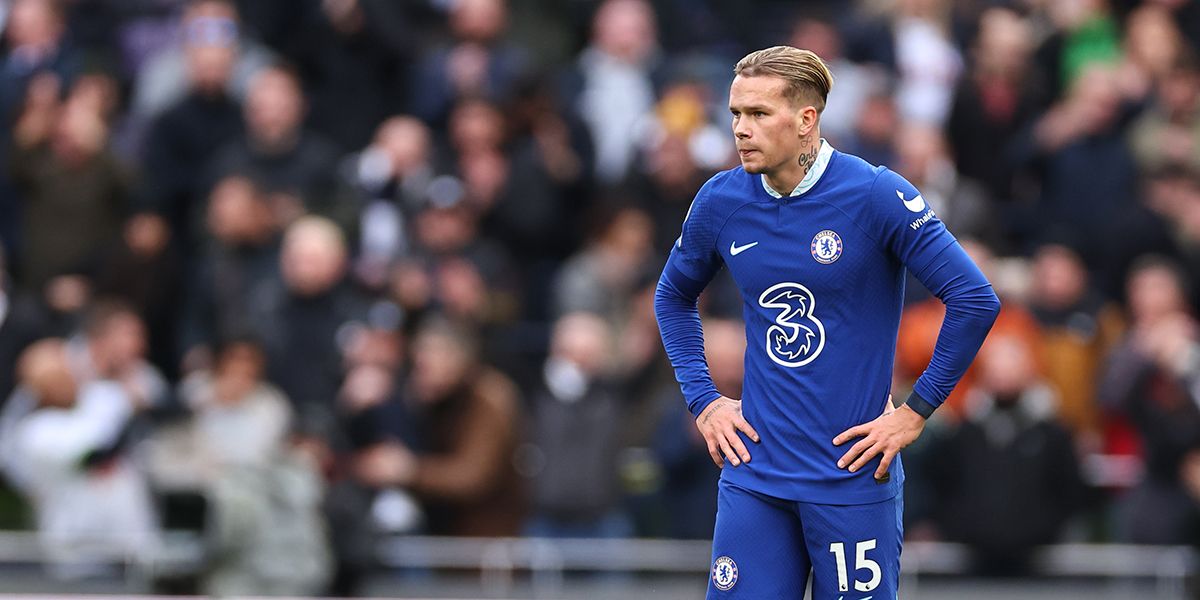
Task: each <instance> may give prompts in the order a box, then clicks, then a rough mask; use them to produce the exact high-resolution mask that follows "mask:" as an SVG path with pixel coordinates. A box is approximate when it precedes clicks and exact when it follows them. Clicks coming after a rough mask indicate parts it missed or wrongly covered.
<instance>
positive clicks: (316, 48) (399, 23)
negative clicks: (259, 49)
mask: <svg viewBox="0 0 1200 600" xmlns="http://www.w3.org/2000/svg"><path fill="white" fill-rule="evenodd" d="M294 4H298V6H294V7H289V8H291V10H293V11H295V12H296V13H298V14H297V16H296V17H295V18H296V19H297V20H298V21H299V22H298V23H297V24H296V25H294V27H295V29H293V30H292V31H290V32H289V35H288V36H287V38H286V39H285V40H284V44H285V45H284V46H283V47H282V50H283V52H284V53H285V54H286V55H287V56H288V57H289V58H290V59H291V60H292V61H293V62H294V63H295V64H296V69H297V71H298V73H299V75H300V79H301V80H302V81H303V82H304V84H305V92H306V95H307V96H308V98H309V100H310V103H311V107H312V108H311V110H310V111H309V119H308V122H309V124H310V125H311V126H312V128H313V130H314V131H316V132H319V133H320V134H321V135H323V136H325V137H327V138H329V139H330V140H332V141H333V142H334V143H336V144H338V146H339V147H340V148H341V149H342V150H351V149H355V148H358V147H360V146H362V145H363V144H365V143H367V141H368V140H369V138H370V137H371V132H372V131H374V130H375V127H376V126H377V125H379V123H380V122H382V121H383V119H384V118H385V117H387V115H388V114H389V113H390V112H393V111H395V110H396V109H397V108H398V107H400V106H403V101H404V97H405V92H406V89H405V87H406V85H407V83H408V78H409V66H408V65H409V64H411V62H412V58H411V56H412V54H413V53H414V51H415V48H414V47H413V46H414V44H413V42H414V39H415V34H416V31H415V29H414V25H415V24H414V23H411V22H410V17H409V15H407V14H406V13H407V10H406V8H405V6H404V3H399V2H392V1H390V0H332V1H330V0H305V1H302V2H299V3H294Z"/></svg>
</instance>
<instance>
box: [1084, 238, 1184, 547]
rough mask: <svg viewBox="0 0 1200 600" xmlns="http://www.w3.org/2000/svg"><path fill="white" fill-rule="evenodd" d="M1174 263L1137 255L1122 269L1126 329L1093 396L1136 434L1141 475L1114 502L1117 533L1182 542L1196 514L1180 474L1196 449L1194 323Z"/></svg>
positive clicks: (1124, 537) (1138, 540)
mask: <svg viewBox="0 0 1200 600" xmlns="http://www.w3.org/2000/svg"><path fill="white" fill-rule="evenodd" d="M1185 286H1186V283H1185V280H1184V278H1183V275H1182V272H1181V271H1180V270H1179V267H1178V266H1177V265H1175V264H1174V263H1172V262H1169V261H1167V260H1165V259H1162V258H1156V257H1145V258H1143V259H1142V260H1141V261H1140V262H1139V263H1138V264H1136V265H1135V266H1134V268H1133V269H1132V270H1131V271H1130V273H1129V278H1128V293H1127V296H1128V307H1129V317H1130V326H1129V331H1128V333H1127V334H1126V336H1125V339H1124V340H1122V342H1121V343H1120V345H1118V346H1117V347H1116V348H1115V349H1114V350H1113V352H1112V354H1111V355H1110V356H1109V358H1108V364H1107V365H1106V367H1105V369H1104V372H1103V377H1102V379H1101V381H1100V386H1099V395H1100V400H1101V402H1102V404H1103V405H1104V407H1105V408H1107V409H1108V410H1109V411H1111V412H1112V413H1114V414H1115V415H1118V416H1121V417H1124V418H1125V419H1127V420H1128V422H1129V423H1130V424H1131V425H1132V426H1133V429H1134V430H1135V431H1136V434H1137V435H1138V437H1139V438H1140V445H1141V448H1142V461H1143V464H1144V470H1143V475H1142V478H1141V481H1140V482H1139V483H1138V484H1137V485H1136V486H1135V487H1134V488H1133V489H1131V490H1129V491H1128V493H1127V494H1125V495H1124V496H1123V497H1122V498H1120V500H1119V505H1118V513H1117V538H1118V539H1119V540H1121V541H1125V542H1129V543H1135V544H1183V543H1189V542H1190V541H1193V540H1192V539H1190V538H1189V537H1188V535H1189V533H1190V530H1191V527H1192V524H1193V523H1195V522H1196V519H1197V508H1196V503H1195V502H1194V501H1193V500H1192V498H1191V497H1190V496H1188V494H1187V491H1186V490H1185V487H1184V485H1183V481H1182V479H1181V478H1182V475H1183V471H1182V469H1183V466H1184V461H1185V458H1186V457H1187V456H1188V455H1189V454H1190V453H1192V452H1195V451H1196V450H1197V449H1200V399H1198V398H1197V389H1198V388H1197V383H1198V382H1200V326H1198V325H1197V323H1196V320H1195V318H1194V317H1193V316H1192V314H1191V310H1190V308H1189V306H1188V303H1187V300H1186V298H1187V291H1186V288H1185Z"/></svg>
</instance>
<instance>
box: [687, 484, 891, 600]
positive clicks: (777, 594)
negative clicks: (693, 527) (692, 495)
mask: <svg viewBox="0 0 1200 600" xmlns="http://www.w3.org/2000/svg"><path fill="white" fill-rule="evenodd" d="M903 512H904V500H903V494H898V495H896V497H894V498H891V499H888V500H884V501H882V502H876V503H873V504H851V505H831V504H812V503H808V502H796V501H792V500H781V499H778V498H774V497H771V496H767V495H764V494H760V493H757V492H753V491H750V490H748V489H745V488H743V487H739V486H737V485H733V484H730V483H728V482H726V481H725V480H724V479H722V480H721V482H720V485H719V488H718V492H717V523H716V528H715V530H714V532H713V551H712V568H711V569H710V571H709V579H708V596H707V597H708V598H709V600H712V599H721V600H726V599H745V600H802V599H803V597H804V589H805V586H806V585H807V584H808V577H809V573H810V572H811V573H812V579H813V582H812V583H813V595H812V599H813V600H868V599H871V600H895V598H896V594H897V587H898V585H899V579H900V546H901V543H902V541H903V539H902V538H903V536H904V525H903V522H902V519H901V517H902V515H903Z"/></svg>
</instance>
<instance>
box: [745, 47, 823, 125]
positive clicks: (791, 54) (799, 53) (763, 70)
mask: <svg viewBox="0 0 1200 600" xmlns="http://www.w3.org/2000/svg"><path fill="white" fill-rule="evenodd" d="M733 74H734V75H741V76H743V77H760V76H769V77H778V78H780V79H782V80H784V81H786V82H787V87H786V88H784V96H786V97H787V98H788V99H789V100H792V101H801V100H808V101H811V102H812V104H813V107H814V108H816V109H817V112H821V111H823V110H825V99H826V98H828V97H829V88H831V87H833V74H831V73H830V72H829V67H828V66H826V65H825V61H823V60H821V57H820V56H817V55H816V53H814V52H812V51H811V50H801V49H799V48H793V47H791V46H772V47H770V48H764V49H762V50H757V51H754V52H751V53H750V54H747V55H746V56H745V57H743V58H742V60H739V61H738V63H737V66H735V67H734V68H733Z"/></svg>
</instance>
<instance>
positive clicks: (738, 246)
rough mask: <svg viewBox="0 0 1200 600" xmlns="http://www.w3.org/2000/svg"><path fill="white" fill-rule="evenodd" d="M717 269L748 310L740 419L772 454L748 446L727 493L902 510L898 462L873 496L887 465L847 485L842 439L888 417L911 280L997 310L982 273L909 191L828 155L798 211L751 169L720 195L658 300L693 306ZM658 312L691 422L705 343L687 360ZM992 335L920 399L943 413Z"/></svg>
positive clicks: (922, 388) (687, 236)
mask: <svg viewBox="0 0 1200 600" xmlns="http://www.w3.org/2000/svg"><path fill="white" fill-rule="evenodd" d="M964 260H965V262H964ZM722 265H724V266H726V267H728V268H729V271H730V273H731V275H732V276H733V279H734V281H735V282H736V284H737V287H738V289H739V290H740V292H741V296H742V300H743V315H744V318H745V322H746V356H745V376H744V383H743V390H742V411H743V414H744V416H745V418H746V420H747V421H748V422H749V423H750V424H751V425H752V426H753V427H754V428H755V429H756V430H757V431H758V433H759V434H760V436H761V443H758V444H752V443H749V442H748V441H746V445H747V448H748V449H749V451H750V454H751V456H752V460H751V462H749V463H744V464H743V465H741V466H739V467H734V468H731V467H729V466H726V468H725V469H724V472H723V474H722V477H723V478H725V479H727V480H728V481H730V482H731V483H734V484H736V485H739V486H742V487H745V488H747V489H752V490H755V491H759V492H762V493H766V494H770V495H772V496H775V497H778V498H784V499H790V500H798V501H802V502H814V503H823V504H862V503H868V502H877V501H880V500H883V499H886V498H890V497H892V496H894V495H896V494H897V493H898V492H899V491H900V489H901V486H902V484H903V481H904V469H903V466H902V464H901V461H900V460H899V457H897V459H896V460H895V461H894V462H893V463H892V465H891V467H890V477H888V478H886V479H885V480H884V481H876V480H875V479H874V477H873V474H874V470H875V468H876V467H877V466H878V460H879V459H878V458H876V459H875V460H874V461H872V463H871V464H870V465H869V466H867V467H864V468H863V469H860V470H859V471H858V472H857V473H850V472H848V471H847V470H844V469H839V468H838V467H837V460H838V458H840V457H841V455H842V454H843V453H845V451H846V450H847V449H849V444H846V445H843V446H841V447H838V446H834V445H833V438H834V437H835V436H837V435H838V434H839V433H841V432H842V431H844V430H846V429H848V428H850V427H852V426H855V425H859V424H862V423H866V422H868V421H871V420H873V419H875V418H876V417H878V416H879V415H880V414H881V413H882V412H883V410H884V405H885V402H886V401H887V397H888V394H889V391H890V388H891V381H892V366H893V361H894V358H895V349H896V334H897V330H898V328H899V323H900V314H901V308H902V300H903V296H904V280H905V269H906V268H907V269H908V270H910V271H912V272H913V274H914V275H915V276H916V277H917V278H918V279H919V280H921V281H922V282H923V283H925V284H926V285H927V286H928V287H930V288H931V290H932V291H934V293H935V294H938V295H939V297H942V296H943V294H944V293H945V291H946V289H948V288H952V287H954V288H956V289H967V290H969V293H968V294H967V295H968V296H974V297H980V296H984V295H986V296H988V297H989V298H990V299H994V297H995V296H994V294H992V292H991V288H990V285H988V284H987V281H986V279H984V278H983V275H982V273H980V272H979V270H978V269H977V268H976V267H975V266H974V264H973V263H971V261H970V260H969V259H966V258H965V253H964V252H963V250H962V248H961V246H959V244H958V243H957V241H956V240H955V238H954V237H953V236H952V235H951V234H950V232H949V231H947V229H946V227H945V226H944V225H943V223H942V222H941V221H940V220H939V219H938V217H937V215H936V214H935V212H934V211H933V209H932V208H930V207H929V206H927V205H926V203H925V201H924V200H923V199H922V198H921V194H920V192H918V191H917V190H916V189H915V188H914V187H913V186H912V185H911V184H910V183H909V182H908V181H906V180H905V179H904V178H902V177H900V176H899V175H897V174H896V173H894V172H892V171H890V170H888V169H886V168H883V167H874V166H872V165H870V164H868V163H866V162H865V161H863V160H862V159H860V158H858V157H855V156H853V155H849V154H842V153H840V152H837V151H835V150H834V149H833V148H832V147H830V146H829V145H828V144H827V143H825V142H822V147H821V151H820V153H819V154H818V158H817V161H816V163H815V164H814V166H813V168H811V169H810V170H809V172H808V174H807V175H806V177H805V179H804V181H802V182H801V183H800V185H799V186H798V187H797V189H796V190H795V191H793V193H792V195H790V196H781V195H780V194H778V193H777V192H775V191H774V190H771V189H770V188H769V186H767V185H766V182H765V179H764V178H763V177H762V176H761V175H755V174H750V173H747V172H746V171H745V170H743V169H742V168H741V167H737V168H734V169H731V170H728V171H724V172H721V173H718V174H717V175H716V176H714V177H713V178H712V179H710V180H709V181H708V182H707V183H706V184H705V185H704V186H703V187H702V188H701V190H700V191H699V192H698V194H697V195H696V198H695V200H694V202H693V204H692V207H691V209H690V210H689V212H688V216H687V218H686V220H685V221H684V224H683V232H682V235H681V236H680V238H679V240H678V241H677V242H676V244H675V246H674V247H673V248H672V251H671V255H670V257H669V259H668V261H667V265H666V267H665V269H664V272H663V278H662V281H661V282H660V293H659V295H660V296H661V295H662V288H663V286H664V285H666V286H667V287H668V288H669V289H673V288H690V289H691V290H692V292H690V293H687V294H683V295H685V296H690V295H692V294H696V295H698V293H699V289H701V288H702V287H703V286H704V285H705V284H706V283H707V282H708V281H709V280H711V279H712V277H713V275H714V274H715V273H716V271H717V270H718V269H719V268H720V267H721V266H722ZM964 284H965V285H964ZM943 300H945V298H943ZM985 310H989V309H988V308H987V307H985ZM656 311H657V312H658V313H659V317H660V328H662V329H663V337H664V343H665V344H666V345H667V350H668V354H669V355H670V357H671V359H672V363H673V364H674V365H675V367H676V372H677V376H678V377H679V379H680V383H681V384H682V386H683V390H684V394H685V397H686V399H687V401H688V405H689V408H690V409H691V410H692V411H693V413H694V414H696V415H699V414H700V412H701V411H702V410H703V408H704V407H705V406H706V405H707V404H708V403H709V402H711V401H712V400H713V399H715V397H716V390H715V388H714V387H712V384H711V379H710V378H709V377H708V373H707V367H706V366H705V365H704V364H703V357H702V356H700V357H697V356H695V354H696V353H695V344H694V342H695V340H694V337H695V332H693V331H689V334H688V335H690V336H691V338H692V339H689V340H688V342H689V345H690V346H691V347H690V348H689V349H688V350H687V351H686V352H684V351H681V350H680V348H679V347H674V348H673V347H672V346H673V345H674V346H681V345H682V344H681V343H679V342H678V340H677V338H676V341H675V342H674V343H672V341H671V339H669V338H671V337H672V336H671V335H669V331H668V330H669V329H672V328H676V326H675V323H674V322H672V321H671V320H670V319H664V318H663V317H664V313H666V312H667V309H666V308H665V307H664V305H663V304H662V303H659V302H657V301H656ZM991 316H992V318H994V310H993V312H992V314H991ZM989 326H990V320H989V321H988V322H987V325H986V326H982V332H980V331H979V330H980V326H978V325H976V326H974V327H973V328H969V329H971V332H970V333H971V335H968V336H966V337H970V338H971V339H970V340H964V341H962V342H960V343H958V344H957V345H958V346H965V347H962V348H959V347H953V348H949V349H944V350H943V351H942V353H941V354H942V356H941V357H939V358H940V359H941V360H942V361H943V362H946V360H947V358H949V359H950V360H949V362H948V363H947V364H944V365H941V367H940V368H937V369H935V368H934V366H933V365H931V368H930V370H929V371H927V372H926V374H925V375H924V376H922V378H921V380H920V381H919V382H918V386H917V392H918V393H919V394H920V396H921V397H922V398H924V399H925V400H926V401H928V402H929V403H930V404H933V405H934V406H936V405H938V404H940V403H941V402H942V401H943V400H944V399H945V396H946V395H948V394H949V392H950V389H952V388H953V386H954V384H955V383H957V380H958V378H959V377H961V375H962V371H963V370H965V368H966V366H967V364H969V362H970V360H971V358H972V357H973V356H974V353H975V351H976V350H977V349H978V347H979V344H980V343H981V342H982V339H983V335H986V331H987V328H988V327H989ZM698 330H699V328H698V327H696V331H698ZM946 333H947V332H946V330H945V329H943V337H945V336H946ZM951 337H954V336H951ZM945 342H946V343H947V344H950V345H951V346H954V345H955V344H953V343H952V342H954V340H945ZM701 343H702V342H701ZM943 345H944V344H943V343H941V341H940V342H939V349H941V348H940V347H941V346H943ZM972 345H973V346H972ZM701 347H702V346H701ZM935 355H936V354H935ZM963 356H965V357H966V359H965V362H964V361H963V360H962V357H963ZM935 362H938V361H935ZM743 439H744V441H745V436H743Z"/></svg>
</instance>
